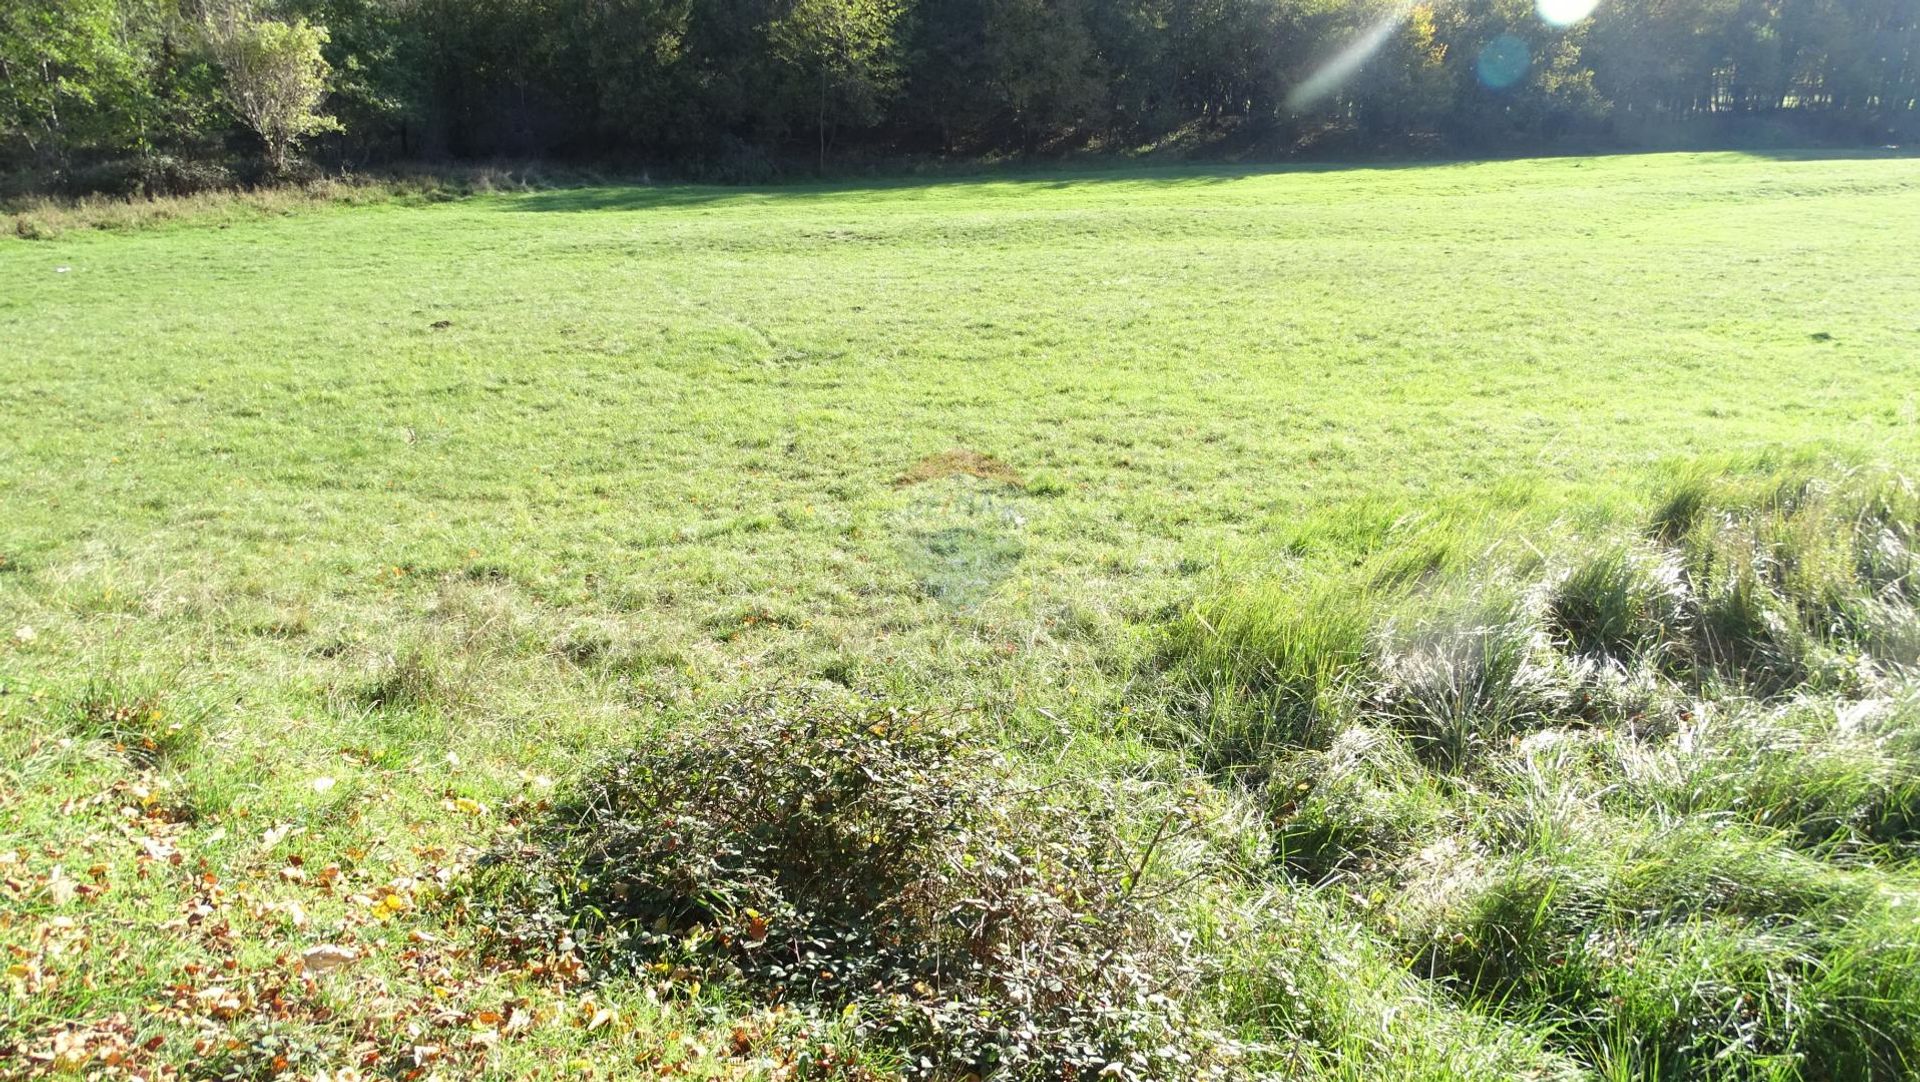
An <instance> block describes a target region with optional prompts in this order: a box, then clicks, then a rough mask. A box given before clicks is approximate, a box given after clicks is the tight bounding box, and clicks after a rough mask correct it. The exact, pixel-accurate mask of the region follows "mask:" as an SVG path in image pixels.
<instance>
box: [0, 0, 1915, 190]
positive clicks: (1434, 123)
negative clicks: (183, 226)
mask: <svg viewBox="0 0 1920 1082" xmlns="http://www.w3.org/2000/svg"><path fill="white" fill-rule="evenodd" d="M1917 97H1920V0H1599V3H1598V4H1597V5H1596V4H1594V3H1593V0H1538V3H1537V4H1536V2H1535V0H1430V2H1422V3H1416V4H1408V3H1402V2H1394V0H0V177H7V178H11V179H10V181H9V183H10V186H11V187H14V188H16V189H18V188H21V187H27V186H37V187H42V188H50V189H64V190H94V191H114V192H127V193H136V192H147V193H155V192H160V191H178V190H183V189H191V188H197V187H205V186H210V185H218V184H226V183H233V182H252V181H257V180H260V179H264V178H270V177H273V176H275V175H288V174H292V173H296V172H298V171H300V170H302V169H305V168H313V167H314V166H313V165H312V164H309V163H318V164H319V165H320V166H322V167H329V168H338V167H342V166H346V167H364V166H367V165H372V164H378V163H382V162H393V161H401V160H417V159H429V160H439V159H449V158H451V159H463V158H493V157H518V158H543V159H557V160H570V161H591V162H596V163H624V164H628V165H635V166H639V165H646V166H662V167H666V168H668V169H670V170H672V171H674V172H677V173H680V174H683V175H690V176H701V177H707V178H711V179H723V180H726V179H731V180H751V179H760V178H764V177H770V176H773V175H777V174H780V173H790V172H794V171H807V170H813V169H822V170H828V171H832V170H836V169H841V170H844V169H849V168H857V167H862V166H865V165H869V164H872V163H875V162H880V161H890V160H901V159H908V158H922V157H936V156H938V157H964V158H990V157H1006V156H1016V155H1017V156H1029V155H1059V154H1064V153H1070V152H1080V151H1092V152H1104V153H1132V152H1136V151H1140V150H1152V149H1160V150H1164V151H1166V152H1168V153H1180V152H1182V150H1183V149H1191V150H1192V151H1194V152H1205V150H1206V149H1207V148H1220V147H1239V148H1242V149H1243V150H1244V151H1248V152H1255V153H1268V154H1275V155H1277V154H1284V153H1292V152H1296V151H1300V150H1303V149H1305V150H1311V149H1315V148H1319V149H1322V150H1328V149H1331V150H1333V151H1336V152H1355V151H1384V152H1394V153H1405V152H1419V151H1435V150H1440V151H1446V152H1457V153H1489V152H1510V151H1518V150H1531V149H1551V148H1555V147H1573V146H1579V147H1598V146H1645V145H1673V144H1678V143H1685V142H1692V143H1700V142H1722V143H1740V142H1774V143H1806V142H1815V141H1817V142H1829V143H1856V144H1874V143H1884V142H1891V141H1900V140H1903V139H1912V138H1914V137H1915V135H1916V134H1920V109H1917V107H1916V98H1917Z"/></svg>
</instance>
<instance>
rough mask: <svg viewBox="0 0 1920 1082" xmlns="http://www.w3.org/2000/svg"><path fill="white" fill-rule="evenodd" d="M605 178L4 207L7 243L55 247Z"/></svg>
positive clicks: (0, 223)
mask: <svg viewBox="0 0 1920 1082" xmlns="http://www.w3.org/2000/svg"><path fill="white" fill-rule="evenodd" d="M601 179H603V178H600V177H598V176H595V175H592V174H584V173H582V174H573V173H555V172H553V171H552V170H549V169H545V168H541V167H535V166H521V165H479V166H470V167H464V168H455V169H399V170H393V171H387V172H380V173H341V174H338V175H332V176H323V177H317V178H310V179H304V180H299V181H294V182H289V183H285V184H278V185H270V186H259V187H222V188H210V189H207V190H205V191H199V192H192V193H189V194H179V195H160V196H155V197H145V196H119V195H83V196H55V195H31V196H25V197H22V198H18V199H14V200H8V201H3V202H0V236H11V237H18V238H20V239H22V240H51V239H53V238H55V237H58V236H61V235H62V234H65V233H70V232H75V231H79V230H89V229H98V230H107V231H113V232H128V231H132V230H138V229H150V228H153V227H156V226H162V225H167V224H171V223H176V222H195V223H211V224H216V225H223V224H226V223H230V222H234V221H243V220H246V219H250V218H262V217H274V216H278V215H285V214H297V213H300V212H303V211H308V210H313V209H316V208H320V207H328V206H363V205H366V204H369V203H380V202H385V201H388V200H394V199H421V200H427V201H441V200H449V199H461V198H466V197H468V196H473V195H485V194H488V193H492V192H519V191H537V190H541V189H546V188H556V187H564V186H567V185H571V184H581V183H592V182H597V181H599V180H601Z"/></svg>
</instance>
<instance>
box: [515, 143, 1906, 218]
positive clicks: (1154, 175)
mask: <svg viewBox="0 0 1920 1082" xmlns="http://www.w3.org/2000/svg"><path fill="white" fill-rule="evenodd" d="M1673 153H1690V154H1704V155H1713V154H1736V155H1744V156H1748V157H1752V158H1755V159H1760V160H1765V161H1781V162H1786V161H1793V162H1801V161H1809V162H1810V161H1866V160H1881V159H1904V158H1915V157H1920V147H1896V146H1875V147H1844V146H1835V147H1791V148H1777V147H1754V148H1739V147H1714V146H1698V147H1673V148H1662V149H1659V150H1643V151H1621V150H1618V149H1605V148H1598V147H1596V148H1593V149H1592V150H1590V151H1585V152H1572V151H1569V152H1565V153H1560V154H1540V153H1534V154H1521V155H1511V156H1507V155H1485V156H1481V157H1473V158H1395V159H1382V160H1369V159H1365V158H1361V159H1345V160H1338V161H1334V160H1328V161H1288V162H1261V163H1252V164H1241V163H1232V162H1215V163H1210V164H1180V165H1144V166H1143V165H1139V164H1115V165H1111V166H1088V165H1085V164H1078V165H1075V164H1066V165H1054V166H1047V165H1019V166H1010V167H1005V168H1000V169H995V168H992V167H980V168H977V169H972V170H968V171H956V172H953V173H942V174H937V175H926V174H921V175H900V176H891V177H866V178H844V179H834V180H818V179H806V180H795V181H791V182H774V183H768V184H757V185H741V186H731V185H719V184H661V185H653V184H645V183H641V184H607V185H596V186H588V187H577V188H555V189H550V190H547V191H539V192H532V193H528V194H526V195H521V196H517V197H515V198H513V199H511V200H507V201H505V202H503V203H501V205H500V209H502V210H505V211H511V212H515V213H555V212H578V211H644V210H670V209H675V208H685V207H699V206H709V205H727V206H742V205H747V204H752V203H760V202H773V201H778V202H781V203H792V202H806V201H809V200H818V201H827V200H833V201H842V200H845V199H847V198H848V197H849V196H855V197H857V196H860V195H876V196H877V195H885V194H892V193H902V192H913V191H926V192H933V191H937V190H939V189H943V188H958V187H975V188H993V187H998V188H1001V189H1004V190H1005V191H1006V192H1007V193H1008V194H1016V193H1021V192H1033V191H1042V190H1065V189H1071V188H1080V187H1106V186H1111V185H1121V184H1136V185H1141V186H1143V187H1150V188H1154V189H1162V190H1164V189H1168V188H1185V187H1207V186H1214V185H1222V184H1230V183H1233V182H1234V181H1238V180H1245V179H1249V178H1253V177H1262V176H1275V175H1284V174H1294V173H1299V174H1316V173H1339V172H1377V171H1382V170H1394V171H1399V170H1443V169H1457V168H1465V167H1471V166H1476V165H1488V164H1494V163H1498V162H1512V161H1528V160H1533V161H1541V162H1553V161H1571V160H1577V159H1582V158H1590V157H1627V156H1634V155H1638V154H1673Z"/></svg>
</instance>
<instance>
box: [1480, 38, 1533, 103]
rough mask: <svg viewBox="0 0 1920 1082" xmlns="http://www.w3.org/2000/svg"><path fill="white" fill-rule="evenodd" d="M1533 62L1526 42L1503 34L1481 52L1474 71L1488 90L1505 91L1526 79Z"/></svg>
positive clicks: (1488, 43)
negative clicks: (1529, 66)
mask: <svg viewBox="0 0 1920 1082" xmlns="http://www.w3.org/2000/svg"><path fill="white" fill-rule="evenodd" d="M1532 61H1533V57H1532V55H1531V54H1529V53H1528V52H1527V43H1526V42H1524V41H1521V40H1520V39H1519V38H1517V37H1514V36H1513V35H1512V34H1502V35H1500V36H1499V37H1497V38H1494V39H1493V40H1492V41H1489V42H1487V44H1486V45H1485V46H1484V47H1483V48H1482V49H1481V50H1480V58H1479V60H1477V61H1476V62H1475V64H1474V70H1475V71H1476V72H1477V73H1478V74H1479V76H1480V82H1481V83H1482V84H1483V85H1484V86H1486V87H1487V88H1488V89H1491V90H1505V89H1506V88H1508V87H1510V86H1512V85H1513V84H1515V83H1517V82H1519V81H1520V80H1521V79H1524V78H1526V74H1527V65H1528V64H1530V63H1532Z"/></svg>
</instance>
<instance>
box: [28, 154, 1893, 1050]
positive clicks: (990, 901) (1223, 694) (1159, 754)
mask: <svg viewBox="0 0 1920 1082" xmlns="http://www.w3.org/2000/svg"><path fill="white" fill-rule="evenodd" d="M1917 238H1920V161H1916V160H1915V159H1913V158H1911V157H1903V156H1898V155H1893V154H1887V155H1872V154H1868V155H1862V156H1857V157H1818V156H1805V157H1802V156H1793V155H1774V156H1754V155H1741V154H1659V155H1638V156H1622V157H1602V158H1553V159H1540V160H1525V161H1509V162H1488V163H1478V164H1422V165H1406V166H1396V167H1371V168H1358V167H1356V168H1309V169H1289V170H1281V171H1272V170H1264V169H1255V168H1228V167H1220V168H1180V169H1167V170H1139V171H1130V172H1089V173H1084V174H1066V173H1063V174H1033V175H1026V174H1020V175H1008V176H1004V177H988V178H978V179H961V178H954V179H939V180H901V181H885V182H879V181H876V182H871V183H864V184H861V183H851V184H837V185H818V186H786V187H769V188H705V187H675V186H633V187H598V188H593V187H589V188H567V189H553V190H534V191H508V192H497V193H490V194H472V195H468V196H464V197H459V198H446V199H438V198H430V197H427V196H420V195H415V196H408V197H404V198H398V199H395V200H392V201H388V202H376V203H371V204H366V205H353V206H329V205H321V206H316V207H310V208H304V209H301V210H299V211H298V212H297V213H288V214H271V213H266V212H263V211H259V210H248V209H245V208H240V209H237V210H234V211H232V212H231V213H225V214H221V213H214V212H206V213H203V214H201V215H199V216H197V217H196V216H189V217H186V218H183V219H182V220H179V221H175V222H166V223H160V224H154V225H151V226H149V227H146V228H138V229H125V230H88V229H83V228H74V229H68V230H66V231H64V232H60V233H59V234H58V235H57V236H52V237H51V238H50V239H43V240H31V241H30V240H14V239H6V240H0V404H3V405H4V410H3V411H0V862H3V863H0V880H4V884H3V885H0V902H3V903H4V904H0V946H3V947H4V950H5V952H6V953H7V956H8V957H7V958H6V959H5V961H6V965H7V966H8V969H7V976H6V989H5V995H4V997H0V1077H42V1076H50V1077H57V1076H59V1075H61V1074H62V1073H63V1072H67V1073H74V1074H102V1073H104V1074H106V1075H109V1076H111V1075H113V1074H114V1073H115V1072H118V1073H119V1074H122V1075H132V1074H137V1075H140V1076H141V1077H145V1078H156V1077H174V1076H178V1077H214V1078H273V1077H283V1076H284V1077H299V1078H303V1079H310V1078H313V1077H316V1075H318V1076H320V1077H325V1078H328V1079H330V1080H331V1079H346V1078H353V1077H363V1078H375V1077H382V1078H431V1077H440V1078H449V1079H451V1078H464V1077H478V1076H483V1075H484V1076H491V1077H526V1076H541V1077H600V1078H627V1077H653V1076H656V1075H657V1076H683V1077H705V1078H767V1079H776V1078H786V1079H802V1078H807V1079H823V1078H844V1079H857V1078H872V1077H895V1076H897V1075H899V1074H901V1073H903V1072H904V1073H906V1074H909V1075H911V1076H913V1077H916V1078H951V1079H962V1078H967V1077H970V1076H978V1077H1004V1078H1016V1077H1033V1078H1043V1077H1044V1078H1079V1079H1083V1080H1084V1079H1091V1078H1094V1077H1097V1076H1101V1075H1103V1074H1104V1075H1105V1076H1108V1077H1127V1078H1138V1079H1171V1078H1186V1077H1219V1078H1255V1077H1263V1078H1264V1077H1273V1078H1360V1077H1377V1076H1379V1075H1380V1074H1381V1073H1382V1072H1388V1071H1393V1072H1399V1073H1400V1074H1402V1075H1404V1076H1407V1077H1418V1078H1435V1079H1440V1078H1467V1077H1481V1078H1514V1077H1532V1078H1610V1079H1626V1078H1713V1077H1720V1078H1769V1079H1789V1078H1805V1079H1852V1078H1907V1077H1914V1076H1915V1074H1916V1072H1920V865H1916V864H1915V857H1916V855H1917V853H1920V850H1917V849H1916V847H1917V846H1920V759H1917V758H1916V756H1920V705H1917V703H1920V700H1916V696H1915V692H1914V691H1913V689H1912V685H1911V683H1910V681H1909V676H1910V673H1911V672H1912V667H1913V665H1914V663H1915V661H1916V659H1917V658H1920V624H1916V621H1915V620H1914V612H1913V605H1914V603H1915V601H1916V599H1920V580H1916V578H1915V573H1916V572H1915V568H1916V558H1915V556H1914V545H1915V534H1916V531H1920V496H1916V494H1915V490H1914V487H1913V485H1912V483H1911V482H1909V481H1908V480H1907V479H1906V478H1907V477H1909V476H1911V474H1912V471H1913V470H1914V469H1915V468H1916V465H1920V258H1916V257H1915V255H1914V246H1915V241H1916V239H1917Z"/></svg>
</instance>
